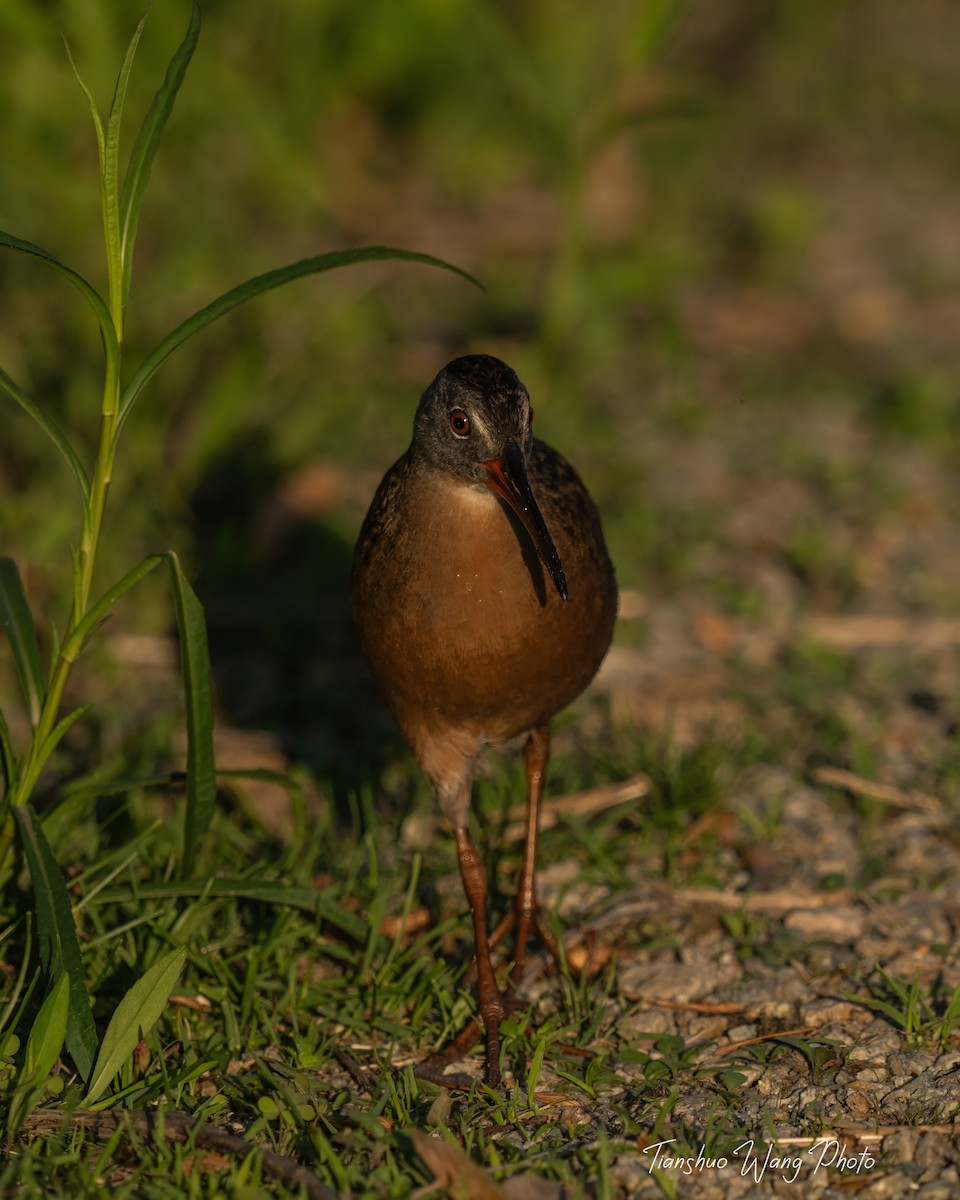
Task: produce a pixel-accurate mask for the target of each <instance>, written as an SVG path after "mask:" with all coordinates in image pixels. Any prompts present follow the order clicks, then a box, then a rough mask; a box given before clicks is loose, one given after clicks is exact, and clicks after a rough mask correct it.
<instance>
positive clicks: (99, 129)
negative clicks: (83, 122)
mask: <svg viewBox="0 0 960 1200" xmlns="http://www.w3.org/2000/svg"><path fill="white" fill-rule="evenodd" d="M63 45H64V49H65V50H66V52H67V60H68V61H69V63H70V70H71V71H73V77H74V79H76V81H77V83H78V84H79V85H80V90H81V91H82V92H83V94H84V96H86V98H87V104H88V105H89V106H90V116H91V117H92V118H93V128H94V129H95V131H96V134H97V151H98V152H99V155H100V163H101V166H102V164H103V155H104V146H105V138H104V134H103V121H102V120H101V119H100V109H99V108H98V107H97V102H96V100H95V99H94V96H93V92H91V91H90V89H89V88H88V87H87V85H86V84H85V83H84V82H83V77H82V76H81V74H80V72H79V71H78V70H77V64H76V63H75V62H74V61H73V52H72V51H71V49H70V43H69V42H68V41H67V39H66V38H64V39H63Z"/></svg>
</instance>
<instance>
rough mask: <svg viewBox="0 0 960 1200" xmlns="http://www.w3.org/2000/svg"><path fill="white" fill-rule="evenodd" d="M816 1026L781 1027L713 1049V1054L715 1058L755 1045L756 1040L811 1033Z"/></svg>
mask: <svg viewBox="0 0 960 1200" xmlns="http://www.w3.org/2000/svg"><path fill="white" fill-rule="evenodd" d="M816 1028H817V1027H816V1025H798V1026H797V1028H796V1029H781V1030H779V1031H778V1032H777V1033H763V1034H761V1035H760V1036H759V1037H752V1038H745V1039H744V1040H743V1041H742V1042H731V1043H730V1045H729V1046H724V1047H723V1049H722V1050H715V1051H714V1054H715V1055H716V1057H717V1058H722V1057H723V1056H724V1055H725V1054H731V1053H732V1052H733V1051H734V1050H740V1049H742V1048H743V1047H744V1046H755V1045H756V1044H757V1043H758V1042H775V1041H777V1040H778V1038H785V1037H795V1036H796V1035H797V1034H798V1033H812V1032H813V1030H814V1029H816Z"/></svg>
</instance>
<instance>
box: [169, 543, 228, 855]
mask: <svg viewBox="0 0 960 1200" xmlns="http://www.w3.org/2000/svg"><path fill="white" fill-rule="evenodd" d="M164 558H165V559H166V561H167V565H168V566H169V568H170V580H171V582H172V584H173V592H174V599H175V601H176V608H177V626H178V628H179V631H180V661H181V663H182V665H183V691H184V698H185V701H186V709H187V812H186V818H185V824H184V835H183V862H182V866H181V874H182V875H184V876H187V875H190V873H191V872H192V871H193V865H194V863H195V862H196V858H197V851H198V849H199V847H200V839H201V838H202V837H203V835H204V834H205V833H206V832H207V830H208V829H209V828H210V822H211V820H212V819H213V809H214V804H215V803H216V799H217V774H216V763H215V759H214V753H213V693H212V690H211V687H210V653H209V650H208V649H207V623H206V620H205V619H204V615H203V605H202V604H201V603H200V601H199V600H198V599H197V594H196V592H195V591H194V590H193V588H192V587H191V586H190V584H189V583H188V581H187V578H186V576H185V575H184V573H183V570H182V568H181V566H180V560H179V559H178V558H177V556H176V555H175V554H174V553H173V552H172V551H168V552H167V553H166V554H165V555H164Z"/></svg>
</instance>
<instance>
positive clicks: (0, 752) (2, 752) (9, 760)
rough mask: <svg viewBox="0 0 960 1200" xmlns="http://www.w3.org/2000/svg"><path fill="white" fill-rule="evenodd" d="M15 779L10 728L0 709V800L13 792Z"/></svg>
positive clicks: (14, 759)
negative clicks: (1, 787) (0, 790)
mask: <svg viewBox="0 0 960 1200" xmlns="http://www.w3.org/2000/svg"><path fill="white" fill-rule="evenodd" d="M16 778H17V758H16V755H15V754H14V753H13V742H12V741H11V740H10V726H9V725H8V724H7V718H6V717H5V716H4V715H3V709H2V708H0V784H2V785H3V791H2V793H0V799H3V797H4V796H8V795H9V794H10V792H12V791H13V785H14V783H15V782H16Z"/></svg>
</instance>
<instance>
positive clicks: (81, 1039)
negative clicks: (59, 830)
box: [15, 804, 97, 1079]
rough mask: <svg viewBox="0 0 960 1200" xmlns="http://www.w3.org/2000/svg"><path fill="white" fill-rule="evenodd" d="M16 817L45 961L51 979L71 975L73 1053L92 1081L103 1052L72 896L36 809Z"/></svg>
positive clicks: (21, 810) (69, 1027)
mask: <svg viewBox="0 0 960 1200" xmlns="http://www.w3.org/2000/svg"><path fill="white" fill-rule="evenodd" d="M15 815H16V818H17V823H18V824H19V826H20V838H21V841H22V842H23V852H24V855H25V857H26V860H27V866H28V867H29V869H30V880H31V882H32V884H33V895H34V899H35V900H36V907H37V933H38V934H39V937H40V959H41V962H42V963H43V969H44V971H45V972H46V974H47V975H48V976H49V977H51V978H56V977H58V976H60V975H62V974H64V973H66V975H68V976H69V979H70V1011H69V1015H68V1017H67V1039H66V1040H67V1050H68V1051H69V1052H70V1057H71V1058H72V1059H73V1061H74V1065H75V1066H76V1068H77V1070H78V1071H79V1072H80V1075H81V1077H82V1078H83V1079H89V1078H90V1071H91V1069H92V1067H93V1060H94V1057H95V1056H96V1053H97V1030H96V1026H95V1025H94V1023H93V1014H92V1013H91V1011H90V997H89V996H88V994H87V985H86V982H85V980H84V974H83V960H82V959H81V957H80V943H79V941H78V940H77V930H76V926H75V925H74V923H73V912H72V910H71V907H70V896H69V894H68V893H67V887H66V884H65V883H64V882H63V875H62V874H61V873H60V867H59V866H58V865H57V860H56V858H55V857H54V854H53V851H52V850H51V849H50V843H49V842H48V841H47V839H46V836H45V835H44V832H43V829H42V828H41V826H40V822H39V821H38V819H37V817H36V814H35V813H34V811H33V809H32V808H31V807H30V805H29V804H25V805H23V806H22V807H20V808H17V809H16V810H15Z"/></svg>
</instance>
